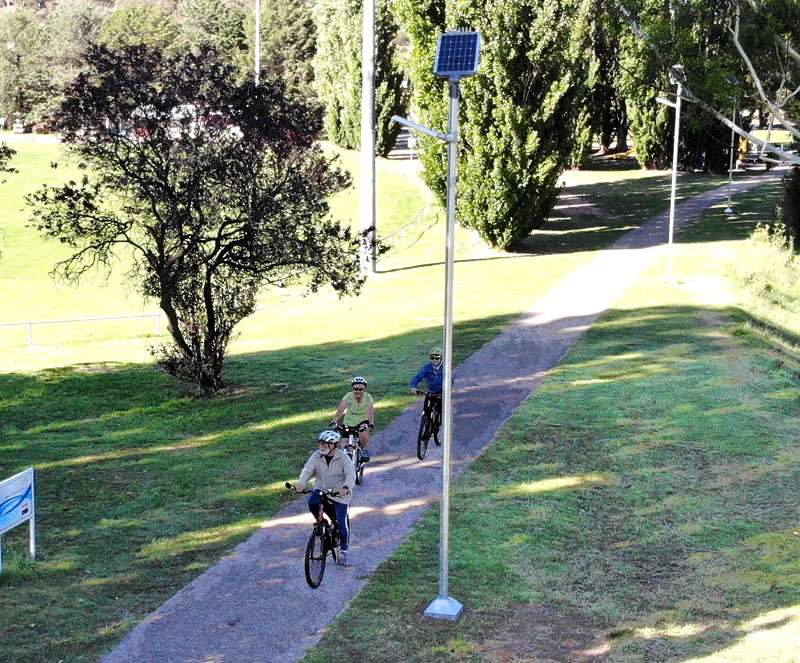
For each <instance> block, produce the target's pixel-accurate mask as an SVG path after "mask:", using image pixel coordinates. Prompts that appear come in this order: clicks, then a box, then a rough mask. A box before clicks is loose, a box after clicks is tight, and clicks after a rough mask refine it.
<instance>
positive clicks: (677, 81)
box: [656, 64, 684, 281]
mask: <svg viewBox="0 0 800 663" xmlns="http://www.w3.org/2000/svg"><path fill="white" fill-rule="evenodd" d="M683 81H684V75H683V66H682V65H679V64H676V65H673V66H672V67H670V68H669V82H670V83H672V84H673V85H676V86H677V90H676V92H675V101H674V102H672V101H669V100H668V99H664V98H662V97H656V101H657V102H658V103H660V104H664V105H665V106H670V107H671V108H674V109H675V135H674V140H673V144H672V185H671V188H670V195H669V240H668V242H667V247H668V248H667V280H668V281H672V280H674V278H675V277H674V276H673V275H672V238H673V236H674V234H675V192H676V189H677V185H678V147H679V145H680V131H681V95H682V94H683Z"/></svg>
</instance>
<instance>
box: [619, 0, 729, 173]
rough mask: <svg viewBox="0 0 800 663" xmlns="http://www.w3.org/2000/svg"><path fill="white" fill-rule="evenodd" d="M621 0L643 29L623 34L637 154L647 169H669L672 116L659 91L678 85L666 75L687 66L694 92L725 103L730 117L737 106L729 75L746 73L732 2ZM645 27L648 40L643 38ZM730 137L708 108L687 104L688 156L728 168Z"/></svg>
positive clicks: (689, 160)
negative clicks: (736, 43) (734, 34)
mask: <svg viewBox="0 0 800 663" xmlns="http://www.w3.org/2000/svg"><path fill="white" fill-rule="evenodd" d="M619 4H624V7H625V11H626V13H627V15H628V16H630V17H632V18H633V19H634V20H635V22H636V24H637V28H638V30H639V31H641V32H640V33H639V34H637V33H634V32H630V31H628V34H627V35H625V36H624V37H623V39H622V40H621V50H622V62H623V75H622V85H623V89H624V93H625V95H626V98H627V100H628V107H629V111H630V117H631V132H632V134H633V137H634V142H635V144H636V150H637V155H638V157H639V160H640V162H641V163H642V164H643V165H645V166H647V167H668V166H669V165H670V164H671V144H672V143H671V140H672V127H673V119H674V116H673V114H672V112H671V111H669V110H668V109H667V108H666V107H664V106H660V105H659V104H658V103H657V102H656V100H655V97H656V96H657V95H658V94H661V95H664V93H666V92H674V91H675V86H674V85H673V84H671V83H670V80H669V77H668V73H667V72H668V69H669V68H670V67H671V66H672V65H675V64H680V65H681V66H682V67H683V69H684V74H685V82H686V83H687V84H690V85H691V87H692V89H694V90H695V92H696V93H698V94H699V95H701V96H702V97H703V98H705V99H707V100H708V101H710V102H711V103H712V104H715V105H718V106H720V107H721V108H724V109H725V110H726V111H727V113H728V115H730V112H731V111H732V107H733V104H734V101H733V97H734V92H735V90H734V88H733V87H732V86H731V84H730V83H728V82H727V79H728V78H729V77H730V75H731V73H732V72H734V71H737V72H741V71H742V67H741V64H740V63H739V62H738V60H739V58H738V56H737V55H736V54H735V50H734V47H733V43H732V41H731V38H730V34H729V30H728V24H729V21H730V19H731V16H732V9H733V6H734V3H733V2H731V1H730V0H686V2H682V3H678V4H674V5H669V4H664V3H660V2H657V1H656V0H634V1H633V2H628V1H627V0H626V1H625V2H624V3H619ZM641 33H644V34H646V35H647V39H642V38H641ZM739 75H740V76H741V74H739ZM727 135H729V132H728V130H727V129H726V128H725V127H723V126H722V125H720V123H719V122H718V120H717V119H716V118H714V117H712V116H711V115H709V114H708V113H707V112H706V111H705V109H703V108H702V107H698V106H695V105H690V104H684V107H683V110H682V120H681V150H680V159H681V161H682V162H684V163H685V164H687V165H689V166H693V165H695V164H698V163H700V162H701V161H702V162H703V164H704V166H703V167H704V168H705V169H713V170H724V169H726V168H727V147H728V143H729V139H727V138H726V136H727ZM701 157H702V159H701Z"/></svg>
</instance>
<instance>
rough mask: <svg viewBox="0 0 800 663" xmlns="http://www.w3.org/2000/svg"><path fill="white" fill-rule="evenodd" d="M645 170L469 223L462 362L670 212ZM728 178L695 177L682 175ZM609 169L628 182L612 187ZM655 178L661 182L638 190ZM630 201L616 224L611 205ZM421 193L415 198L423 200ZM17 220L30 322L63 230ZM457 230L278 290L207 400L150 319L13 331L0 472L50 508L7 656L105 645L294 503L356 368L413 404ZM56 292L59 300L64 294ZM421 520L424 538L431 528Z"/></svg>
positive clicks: (665, 181)
mask: <svg viewBox="0 0 800 663" xmlns="http://www.w3.org/2000/svg"><path fill="white" fill-rule="evenodd" d="M34 157H35V158H36V159H38V164H39V166H38V167H40V168H43V167H46V166H47V164H48V163H49V161H50V160H51V157H49V156H47V155H46V154H39V155H34V156H28V157H23V158H29V159H31V160H33V159H34ZM20 163H24V162H20ZM20 163H16V164H15V165H17V167H20ZM32 167H33V166H32ZM48 172H50V171H49V170H48ZM55 172H56V173H57V174H58V172H59V171H55ZM644 176H645V177H644V178H643V174H642V173H641V172H639V171H636V172H625V171H622V172H600V173H596V174H594V175H593V176H592V177H593V178H594V179H595V181H596V182H598V184H597V185H596V186H595V187H592V186H590V185H589V184H588V183H586V182H585V181H583V182H582V183H581V185H580V195H581V196H582V197H583V198H586V199H587V200H589V201H590V202H593V203H595V204H598V205H601V206H604V207H603V209H604V210H605V212H606V213H607V214H612V216H607V215H603V216H598V215H597V214H594V213H589V212H575V211H574V210H573V213H572V214H570V215H569V216H561V215H559V216H558V217H557V218H555V219H554V220H553V221H552V222H551V223H548V225H547V227H546V228H545V229H543V230H542V231H541V232H537V233H535V234H534V236H533V238H532V239H531V240H530V242H529V244H528V245H526V246H522V247H520V250H519V251H518V252H514V253H504V252H498V251H492V250H489V249H487V248H486V247H484V246H483V245H481V244H480V243H479V242H478V241H476V240H475V238H474V237H473V236H472V235H471V234H470V233H469V232H468V231H465V230H460V231H459V233H458V248H457V257H456V259H457V269H456V283H457V289H456V318H457V319H456V328H455V348H454V361H455V362H456V363H458V362H460V361H463V359H464V358H466V357H467V356H468V355H469V354H470V353H472V352H474V351H475V350H477V349H478V348H479V347H480V346H481V345H482V344H483V343H485V342H486V341H488V340H489V339H490V338H492V336H494V335H495V334H496V333H497V332H498V331H499V330H500V329H501V328H502V327H503V326H504V325H505V324H507V323H508V322H509V321H510V320H511V319H513V317H514V316H516V315H518V314H519V313H520V312H522V311H524V310H526V309H527V308H528V307H529V306H530V305H531V304H533V303H534V302H535V301H536V299H538V297H539V296H541V295H542V294H543V293H544V292H546V291H547V290H548V289H549V288H550V287H551V286H552V285H553V284H554V283H556V282H558V281H559V280H560V279H561V278H563V276H564V275H566V274H567V273H569V272H570V271H571V270H572V269H574V268H575V267H576V266H578V265H580V264H582V263H583V262H585V261H586V260H588V259H590V258H591V256H592V255H593V253H594V252H595V251H596V250H598V249H599V248H602V247H603V246H606V245H607V244H608V243H609V242H610V241H611V240H612V239H614V238H615V237H616V236H618V235H619V234H621V233H622V232H624V230H625V229H626V228H627V227H629V226H631V225H636V224H637V223H641V222H642V221H643V220H645V219H646V218H647V217H648V216H650V215H651V213H654V211H659V210H660V209H663V207H665V206H666V204H667V203H668V196H669V176H668V175H667V174H659V175H654V174H647V173H645V174H644ZM32 179H33V178H31V176H30V175H28V176H27V177H26V179H25V182H27V183H29V184H30V183H32ZM719 182H720V180H719V179H716V180H715V179H713V178H700V179H691V180H688V179H687V180H685V184H686V189H687V190H689V189H693V188H694V187H699V188H707V187H709V186H713V185H714V184H716V183H719ZM11 183H12V181H11V180H9V184H11ZM610 183H614V189H615V195H616V197H609V196H608V190H609V188H610ZM387 186H391V184H389V185H387ZM406 186H407V184H406V183H405V180H403V183H402V184H398V187H399V188H398V191H399V193H398V194H397V197H398V200H400V201H402V200H403V199H404V196H409V199H410V197H411V195H412V194H410V193H408V189H405V188H403V187H406ZM408 186H412V187H415V186H416V185H411V184H408ZM642 186H647V188H648V196H647V197H643V196H636V195H634V194H635V192H636V191H637V190H639V189H641V187H642ZM415 190H416V191H418V189H415ZM404 191H405V192H406V193H403V192H404ZM6 193H7V191H6V189H5V188H2V189H0V194H2V195H6ZM18 193H19V192H18ZM17 195H18V194H17ZM419 195H420V196H421V195H422V194H419ZM658 200H660V207H659V204H658V202H656V201H658ZM620 201H623V202H624V205H623V206H624V213H625V215H626V217H625V219H623V220H622V221H620V220H619V219H618V217H617V216H616V215H613V213H614V212H615V209H616V208H615V207H614V206H615V205H616V204H618V203H620ZM417 202H418V201H417ZM417 202H414V201H413V200H412V201H411V202H408V205H407V207H408V208H410V209H413V211H414V213H415V212H416V211H417V210H416V209H415V208H416V205H417ZM637 206H638V207H637ZM11 207H12V208H13V206H11ZM0 209H10V208H8V207H2V206H0ZM637 209H638V213H637V211H636V210H637ZM3 218H4V221H3V224H4V225H5V226H6V228H7V229H8V232H9V234H8V235H7V244H6V246H5V247H4V257H3V261H2V262H0V270H2V271H0V276H2V278H3V282H4V284H5V286H6V287H5V291H6V292H9V293H15V294H14V297H15V299H14V300H13V301H10V300H8V303H7V302H6V300H4V306H3V316H4V319H5V320H8V319H19V317H23V319H24V315H23V311H25V310H26V309H25V306H26V305H27V300H30V302H31V303H32V305H34V306H38V305H40V303H41V298H40V297H39V295H37V294H36V293H35V292H34V291H33V290H32V289H31V290H30V291H29V293H28V296H27V298H26V297H24V296H22V295H20V294H19V293H20V289H21V288H24V287H25V286H24V284H22V283H20V282H19V281H18V280H17V277H18V276H20V277H21V276H22V275H24V274H25V273H26V270H28V269H31V270H32V271H34V272H37V273H38V274H39V276H38V277H37V278H40V277H41V274H43V273H46V272H47V270H48V269H49V268H50V265H51V262H52V260H53V258H54V257H56V255H57V253H58V251H57V248H58V247H55V248H54V247H52V246H50V245H48V246H44V247H42V246H39V245H38V244H37V243H36V242H37V240H36V238H34V237H31V236H30V235H27V236H26V239H25V241H24V242H21V243H17V244H14V243H10V239H11V232H12V231H13V232H17V230H18V229H19V228H20V227H21V225H22V215H21V214H17V215H16V216H15V213H14V212H13V211H12V212H9V213H6V214H4V217H3ZM344 218H346V217H344ZM443 235H444V232H443V219H442V221H440V222H439V223H435V222H434V219H432V220H431V221H430V227H427V228H423V229H421V230H419V231H418V232H417V234H414V235H411V236H409V237H408V239H407V241H406V242H405V244H403V245H401V246H397V247H396V248H395V250H394V252H393V253H389V254H388V255H387V256H386V257H385V259H384V261H383V262H382V263H381V271H380V273H379V274H378V275H376V276H374V277H372V278H371V279H370V281H369V283H368V285H367V287H366V288H365V291H364V293H363V294H362V296H361V297H359V298H358V299H350V300H341V301H340V300H338V299H336V298H335V297H333V296H332V295H330V294H328V293H324V292H323V293H318V294H317V295H314V296H309V297H303V296H301V293H300V292H298V291H296V290H291V289H290V290H286V291H280V292H267V293H265V295H264V299H263V308H262V309H261V310H260V311H259V312H258V313H256V314H255V315H254V316H252V317H251V318H250V319H248V320H247V321H246V322H245V323H243V324H242V325H241V336H240V337H239V339H238V340H237V341H236V343H235V344H234V346H233V348H232V355H231V359H230V362H229V368H228V372H227V378H228V380H229V382H230V385H231V386H230V389H229V391H228V392H227V393H226V394H224V395H222V396H221V397H219V398H216V399H212V400H204V399H199V398H197V397H195V395H194V394H193V393H192V391H191V390H190V389H188V388H186V387H184V386H182V385H180V384H177V383H175V382H173V381H171V380H170V379H168V378H167V377H166V376H163V375H161V374H160V373H158V372H156V371H155V370H154V369H153V368H152V366H151V364H150V362H149V359H148V355H147V349H146V348H147V344H148V343H150V342H152V340H153V339H152V338H151V336H152V332H150V331H145V332H143V333H142V334H141V335H140V334H132V335H129V337H128V338H119V337H117V336H114V335H113V334H111V333H109V334H107V335H101V334H99V333H96V332H90V333H81V332H70V333H66V332H65V333H62V334H61V335H60V336H58V334H56V337H54V338H50V339H47V338H44V337H43V338H42V340H38V341H37V343H36V345H35V346H34V347H28V346H27V345H26V342H25V341H24V340H23V341H15V344H4V345H3V346H2V347H0V371H2V372H0V476H8V475H10V474H12V473H14V472H16V471H19V470H21V469H23V468H25V467H29V466H34V467H36V469H37V473H38V474H37V477H38V485H37V488H38V507H39V559H38V560H37V562H35V563H31V562H29V561H27V560H26V559H25V555H24V551H25V545H26V542H25V537H24V532H20V531H15V532H13V533H11V534H10V535H7V536H6V537H4V553H5V558H4V560H5V564H6V572H5V573H4V574H3V575H2V576H0V592H2V596H3V610H4V613H6V614H13V615H15V619H14V621H13V623H11V624H9V625H8V626H7V627H6V626H5V625H4V628H3V629H2V631H0V651H2V652H3V653H4V655H7V656H9V657H10V658H12V660H13V659H17V658H25V659H27V660H35V661H42V662H48V663H49V662H50V661H53V662H56V661H60V660H64V661H91V660H96V659H97V657H98V655H99V654H100V653H101V652H103V651H105V650H107V649H108V648H110V647H111V646H112V645H113V644H114V643H115V642H117V641H118V640H119V639H120V638H121V637H122V635H123V634H124V633H125V632H127V631H128V630H129V629H130V628H131V627H132V626H133V625H135V624H136V623H137V622H138V621H139V620H141V619H142V617H143V616H144V615H145V614H147V612H149V611H151V610H153V609H154V608H156V607H157V606H158V605H159V604H160V603H162V602H163V601H164V600H165V599H166V598H167V597H169V596H170V595H171V594H173V593H174V592H175V591H177V589H179V588H180V587H182V586H183V585H184V584H186V583H187V582H188V581H189V580H191V579H192V578H194V577H196V576H197V575H198V574H199V573H201V572H202V571H203V570H204V569H205V568H207V567H208V566H209V565H210V564H212V563H213V562H214V561H215V560H216V559H218V558H219V557H220V556H221V555H222V554H224V553H225V552H226V551H227V550H230V548H231V547H232V546H233V545H235V544H236V543H238V542H239V541H241V540H243V539H244V538H245V537H247V536H248V534H249V533H250V532H252V531H253V530H254V529H255V528H257V527H258V524H259V523H260V522H262V521H263V520H264V519H266V518H269V517H270V516H271V515H272V514H274V513H275V512H276V511H277V510H278V509H279V508H280V507H281V505H282V503H283V499H284V495H283V491H282V486H283V482H284V481H286V480H287V479H292V478H295V477H296V474H297V469H298V468H299V467H300V465H301V464H302V461H303V460H304V459H305V457H306V456H307V453H308V443H307V441H308V440H311V439H312V436H313V435H314V434H315V433H316V432H318V429H319V427H320V426H321V425H323V424H324V422H326V421H327V420H328V419H329V417H330V415H331V413H332V411H333V409H334V407H335V405H336V403H337V402H338V400H339V398H340V397H341V395H342V394H343V393H344V391H345V389H346V385H347V382H348V381H349V378H350V376H352V375H353V374H363V375H366V376H367V377H368V378H369V379H370V381H371V391H372V392H373V394H374V395H375V396H376V398H377V400H378V427H379V428H380V427H382V426H384V425H385V424H386V422H388V421H389V420H391V418H392V417H394V416H395V415H396V414H397V413H399V412H400V411H401V409H402V408H403V407H405V406H406V405H407V404H408V403H409V402H410V398H409V396H408V395H407V394H408V391H407V389H406V384H407V380H408V379H409V377H410V375H411V372H412V371H413V370H415V368H416V366H417V364H418V363H419V361H420V359H421V358H422V357H424V356H425V353H426V350H427V348H428V347H430V346H431V345H433V344H436V343H438V342H440V339H441V322H442V308H443V304H442V276H443V271H444V270H443V264H442V261H443V248H442V246H443V241H442V238H443ZM556 235H557V241H556V240H552V239H551V237H553V236H556ZM570 238H573V239H574V242H575V247H574V248H573V249H572V250H570V249H569V247H568V244H569V240H570ZM29 249H30V254H31V255H30V257H29V258H26V257H25V255H26V252H27V251H28V250H29ZM12 256H13V261H14V262H13V263H12V262H11V261H12ZM6 259H8V261H9V262H6ZM9 265H14V269H9ZM114 278H116V277H114ZM38 282H39V283H46V280H41V278H40V280H39V281H38ZM30 287H31V288H32V287H33V286H30ZM44 287H51V288H52V285H50V286H44ZM110 287H111V288H112V289H111V290H102V289H99V288H97V286H96V285H92V284H85V285H84V286H80V287H79V288H78V289H77V291H76V292H75V295H76V297H77V298H78V299H76V300H72V301H73V303H71V304H69V305H68V306H67V309H68V310H70V311H75V312H84V311H87V310H90V308H91V310H93V311H98V310H99V311H100V312H105V311H106V310H107V309H105V308H104V307H105V304H106V303H107V302H109V301H111V302H112V303H114V305H115V306H116V305H117V303H119V302H118V301H117V300H120V301H121V299H122V297H121V293H122V288H123V285H122V284H119V285H117V286H114V285H113V284H112V286H110ZM106 293H111V296H107V294H106ZM62 296H63V297H66V293H65V292H64V291H61V290H60V291H58V293H57V295H55V296H54V297H53V302H54V304H58V305H59V306H61V305H64V301H62ZM98 303H100V304H102V306H100V305H98ZM121 308H122V307H121ZM112 310H114V309H113V308H112ZM46 313H47V309H46V310H43V311H42V314H43V315H44V314H46ZM53 317H55V316H53ZM70 334H74V338H70ZM95 335H97V336H98V338H95ZM556 423H557V422H556ZM556 428H557V427H556ZM425 527H428V526H426V525H423V526H422V529H421V536H423V540H425V539H430V541H426V543H425V545H426V546H430V545H435V544H434V543H432V542H433V539H432V538H431V537H430V536H428V535H426V534H425V531H426V530H425ZM409 545H414V544H409ZM425 555H427V552H426V553H425ZM416 559H419V558H416ZM393 563H394V562H393ZM387 568H388V567H387ZM433 573H434V574H435V571H433ZM379 575H380V574H379ZM489 575H490V576H491V575H492V574H489ZM498 577H499V576H498ZM428 595H429V593H426V597H429V596H428ZM437 646H439V645H437ZM7 652H8V654H6V653H7ZM331 660H333V659H331Z"/></svg>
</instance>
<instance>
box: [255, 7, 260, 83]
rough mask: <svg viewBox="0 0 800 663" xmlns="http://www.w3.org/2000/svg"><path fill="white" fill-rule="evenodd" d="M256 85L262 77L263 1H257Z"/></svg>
mask: <svg viewBox="0 0 800 663" xmlns="http://www.w3.org/2000/svg"><path fill="white" fill-rule="evenodd" d="M255 65H256V74H255V78H256V85H258V79H259V78H260V77H261V0H256V62H255Z"/></svg>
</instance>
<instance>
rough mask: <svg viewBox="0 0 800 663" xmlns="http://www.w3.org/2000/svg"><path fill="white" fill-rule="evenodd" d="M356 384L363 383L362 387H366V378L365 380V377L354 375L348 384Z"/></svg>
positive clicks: (353, 385)
mask: <svg viewBox="0 0 800 663" xmlns="http://www.w3.org/2000/svg"><path fill="white" fill-rule="evenodd" d="M357 384H363V385H364V388H365V389H366V387H367V380H366V378H362V377H361V376H356V377H354V378H353V379H352V381H351V382H350V386H351V387H355V386H356V385H357Z"/></svg>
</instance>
